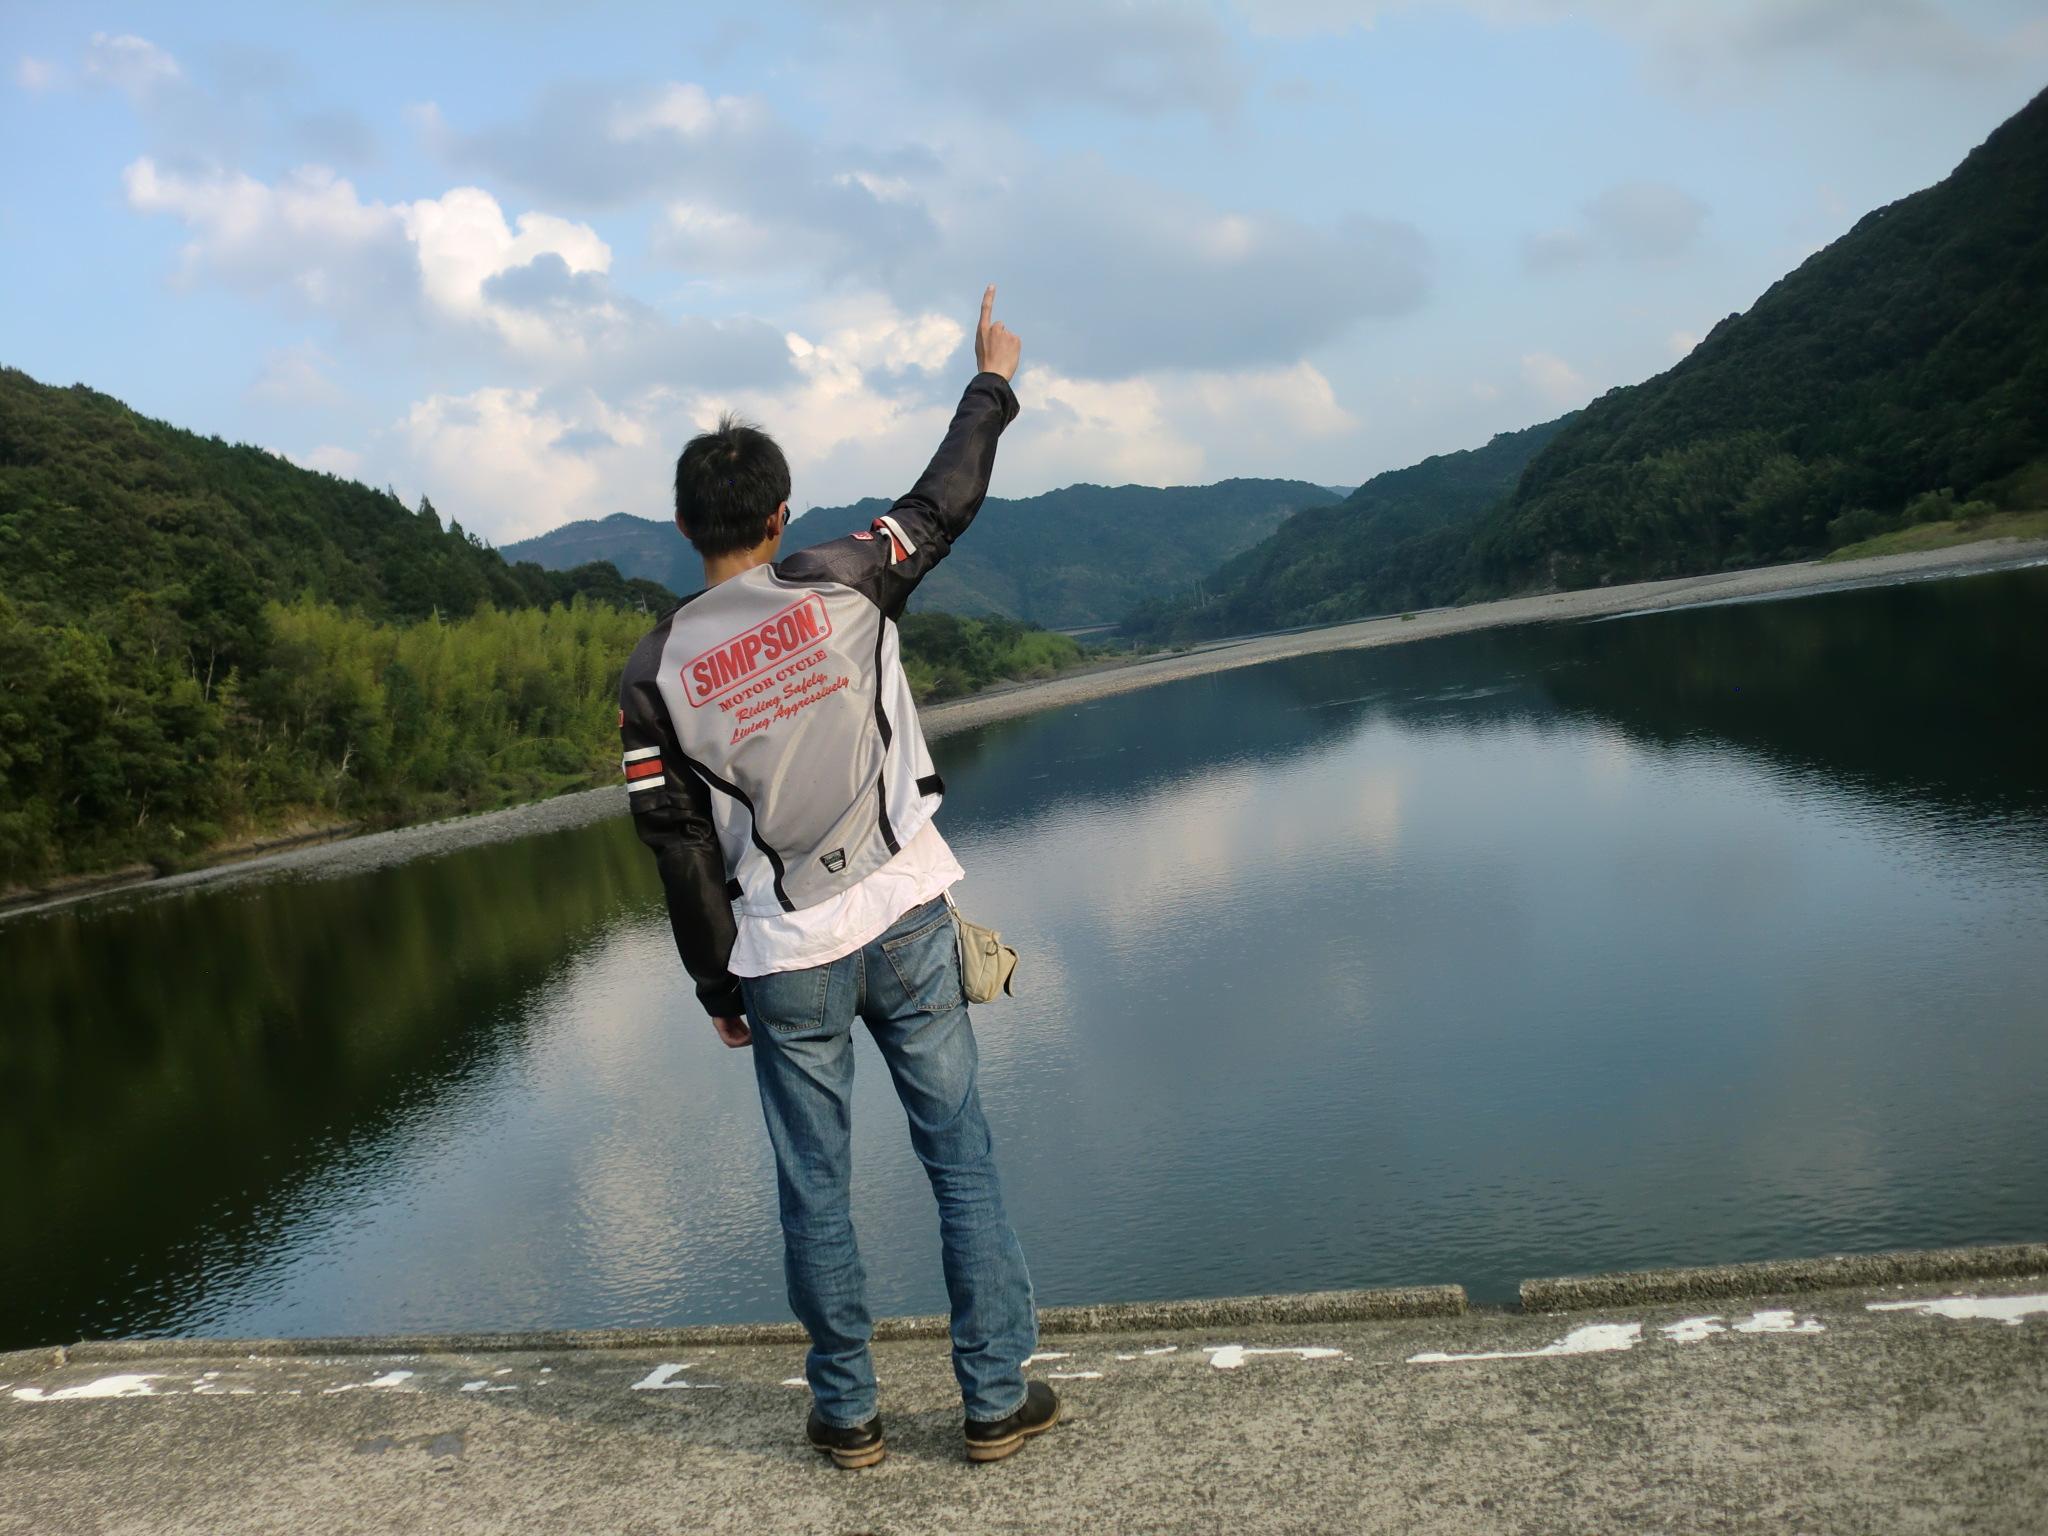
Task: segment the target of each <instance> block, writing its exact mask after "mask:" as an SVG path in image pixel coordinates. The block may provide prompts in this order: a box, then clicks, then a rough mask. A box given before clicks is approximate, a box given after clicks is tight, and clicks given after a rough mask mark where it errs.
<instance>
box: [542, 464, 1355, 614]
mask: <svg viewBox="0 0 2048 1536" xmlns="http://www.w3.org/2000/svg"><path fill="white" fill-rule="evenodd" d="M1335 499H1336V497H1335V494H1334V493H1333V492H1331V491H1328V490H1326V489H1324V488H1323V487H1322V486H1319V485H1310V484H1308V483H1307V482H1306V481H1301V480H1224V481H1221V482H1219V483H1218V484H1215V485H1192V486H1170V487H1167V488H1164V489H1159V488H1155V487H1152V486H1143V485H1124V486H1102V485H1070V486H1067V487H1065V488H1063V489H1061V490H1057V491H1048V492H1046V493H1045V494H1044V495H1042V496H1031V497H1025V498H1023V499H1020V500H1007V499H1005V498H1003V497H998V496H991V497H990V498H989V499H988V500H987V501H985V502H984V503H982V508H981V512H980V513H979V515H978V516H977V517H976V518H975V521H974V531H973V533H972V534H971V535H970V536H969V537H968V538H966V539H963V540H962V541H961V542H960V544H959V546H958V547H957V548H956V549H955V550H954V551H953V553H952V554H951V555H950V556H949V557H948V558H947V559H946V561H945V563H944V564H943V565H941V566H940V567H939V568H938V569H937V570H935V571H934V572H932V574H931V576H930V577H929V578H927V579H926V581H925V583H924V584H923V586H922V587H920V588H919V590H918V595H917V599H916V601H915V603H914V605H913V606H914V607H916V608H918V609H920V610H926V611H938V612H946V613H960V614H968V615H992V616H1000V617H1005V618H1014V619H1021V620H1023V621H1025V622H1027V623H1032V624H1042V625H1046V626H1049V627H1053V628H1062V627H1066V628H1079V627H1082V626H1086V625H1091V624H1109V623H1115V622H1116V621H1117V620H1119V619H1121V618H1122V617H1123V616H1124V614H1125V612H1126V611H1127V610H1128V609H1130V608H1131V607H1132V606H1133V605H1135V604H1136V603H1138V602H1140V601H1142V600H1144V599H1145V598H1148V597H1151V596H1153V595H1155V594H1156V593H1158V592H1159V591H1161V590H1162V589H1171V588H1178V587H1185V586H1187V585H1188V584H1189V583H1191V582H1193V581H1195V580H1197V579H1198V578H1200V577H1201V576H1203V575H1204V574H1206V573H1207V572H1208V571H1210V570H1212V569H1214V568H1215V566H1216V564H1217V563H1218V562H1219V561H1222V560H1225V559H1228V558H1229V557H1230V556H1232V555H1234V554H1236V553H1237V552H1238V551H1240V550H1243V549H1247V548H1249V547H1250V546H1251V545H1253V544H1255V543H1257V542H1258V541H1259V540H1260V539H1261V538H1263V537H1265V535H1266V534H1268V533H1269V532H1271V531H1272V530H1273V529H1275V528H1277V527H1278V526H1279V525H1280V524H1281V523H1282V522H1284V521H1285V520H1286V519H1287V518H1288V516H1289V515H1290V514H1291V513H1293V512H1294V511H1295V510H1296V509H1298V508H1302V507H1314V506H1322V505H1325V504H1327V503H1329V502H1332V501H1334V500H1335ZM888 507H889V504H888V502H886V501H883V500H881V499H879V498H873V497H871V498H869V499H867V500H864V501H858V502H855V503H854V504H853V505H852V506H846V507H814V508H812V509H811V510H810V511H808V512H806V513H804V514H803V516H801V517H799V518H796V519H795V520H793V521H792V522H791V523H790V526H789V532H788V534H787V535H785V537H784V540H783V547H784V548H785V549H803V548H805V547H807V546H809V545H812V544H820V543H823V542H824V541H825V540H827V539H834V538H838V537H839V536H840V535H842V534H846V533H851V532H853V531H854V530H856V529H860V528H865V527H867V526H868V524H869V523H871V522H872V521H874V519H875V518H876V517H877V516H879V515H880V514H881V513H883V512H885V511H887V510H888ZM505 554H506V555H507V556H508V557H510V558H513V559H517V560H526V561H532V562H534V563H536V564H539V565H542V566H546V567H548V568H550V569H558V568H560V567H561V566H563V565H567V564H572V563H579V562H584V561H589V560H609V561H611V562H612V563H613V564H614V565H615V566H617V568H618V569H619V570H620V571H621V572H623V573H624V574H626V575H627V576H637V577H643V578H645V579H647V580H650V581H657V582H660V583H661V584H662V585H663V586H666V587H668V588H670V589H671V590H673V591H676V592H691V591H695V590H696V589H697V588H698V587H700V586H702V585H703V580H704V573H703V566H702V564H701V563H700V562H699V561H698V559H697V557H696V555H695V553H694V552H692V551H691V549H690V547H689V545H688V543H687V542H686V541H685V540H684V539H683V538H682V536H681V535H680V534H678V533H677V532H676V529H675V526H674V525H673V524H672V523H668V522H656V521H653V520H652V519H649V518H642V517H634V516H631V515H630V514H628V513H624V512H615V513H613V514H612V515H611V516H610V517H606V518H601V519H595V520H586V521H583V522H575V523H568V524H565V525H564V526H563V527H560V528H557V529H554V530H553V531H552V532H549V533H544V534H541V535H540V536H539V537H537V538H532V539H525V540H522V541H520V542H519V543H516V544H508V545H506V546H505Z"/></svg>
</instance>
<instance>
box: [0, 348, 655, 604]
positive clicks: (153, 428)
mask: <svg viewBox="0 0 2048 1536" xmlns="http://www.w3.org/2000/svg"><path fill="white" fill-rule="evenodd" d="M144 592H149V593H164V594H173V595H172V596H171V597H170V599H169V602H170V606H171V607H172V609H173V610H174V611H175V612H176V614H177V615H178V616H179V618H180V620H181V622H189V623H193V624H197V625H199V626H201V627H204V626H205V625H206V624H208V623H209V622H211V620H210V618H209V615H214V616H216V617H217V615H218V613H219V612H220V611H221V610H223V609H227V608H232V607H234V606H235V605H237V604H240V603H244V602H249V601H254V602H261V601H262V600H263V599H265V598H279V599H284V600H289V599H291V598H295V597H297V596H299V595H300V594H301V593H307V592H309V593H311V594H312V595H314V596H315V597H318V598H322V599H325V600H327V601H329V602H333V603H338V604H341V605H343V606H346V607H353V608H359V609H361V610H363V611H364V612H365V613H367V614H369V615H371V616H372V617H375V618H401V619H406V618H423V617H425V616H426V615H427V614H429V613H434V612H439V613H442V614H450V615H457V614H466V613H470V612H472V611H474V610H475V609H476V608H477V607H478V605H480V604H483V603H490V604H493V605H494V606H496V607H499V608H523V607H531V606H533V605H535V604H545V603H550V602H561V601H567V600H568V599H569V598H570V597H572V596H574V595H575V594H576V593H578V592H587V593H589V594H591V595H592V596H595V597H599V598H601V599H604V600H607V601H611V602H615V603H625V604H634V603H641V602H644V603H646V604H648V605H652V604H654V603H655V602H657V601H659V600H660V598H661V596H662V594H658V593H655V592H653V591H652V590H651V589H637V588H635V587H634V586H633V585H632V584H630V583H627V582H623V581H621V580H620V578H619V577H618V576H617V574H616V573H615V572H613V571H609V570H605V569H603V568H602V567H599V568H596V569H584V570H557V571H548V570H543V569H541V568H540V567H539V566H536V565H524V566H518V565H512V564H509V563H508V562H507V561H505V560H504V559H503V558H502V557H501V556H500V555H499V554H498V553H497V552H496V551H495V550H492V549H490V548H489V547H488V546H486V545H484V544H483V543H481V542H480V541H479V540H477V539H476V538H475V537H473V536H472V535H470V534H467V533H465V532H463V530H462V527H461V525H460V524H451V525H450V526H449V527H447V528H445V529H444V528H443V527H442V526H441V520H440V518H439V517H437V516H436V515H435V513H434V510H433V506H432V504H431V503H430V502H425V501H423V502H422V503H421V505H420V507H419V509H418V510H417V511H415V510H413V509H411V508H408V507H406V506H405V505H404V503H402V502H400V501H399V500H398V498H397V497H395V496H393V495H391V494H390V493H389V492H385V491H373V490H371V489H370V488H369V487H368V486H366V485H359V484H357V483H356V482H354V481H351V480H342V479H338V478H337V477H335V476H333V475H328V474H322V473H319V472H318V471H314V470H308V469H302V468H300V467H299V466H298V465H296V464H293V463H292V462H291V461H290V460H288V459H283V458H280V457H278V456H277V455H276V454H273V453H267V452H265V451H264V450H262V449H260V448H252V447H249V446H248V445H246V444H240V443H226V442H223V441H222V440H221V439H219V438H217V437H201V436H200V435H199V434H197V433H195V432H186V431H182V430H180V429H179V428H177V427H172V426H168V425H166V424H165V423H163V422H160V421H152V420H150V419H149V418H148V417H145V416H142V415H139V414H138V413H136V412H135V411H132V410H130V409H129V408H128V407H127V406H125V405H123V404H122V403H121V402H120V401H118V400H115V399H113V398H112V397H111V396H108V395H103V394H100V393H98V392H97V391H95V390H90V389H87V388H85V387H84V386H82V385H75V386H73V387H71V388H69V389H58V388H53V387H51V386H50V385H47V384H40V383H38V382H37V381H36V380H34V379H32V378H30V377H29V376H28V375H27V374H25V373H23V372H21V371H20V370H19V369H15V368H0V595H4V596H6V597H9V598H12V599H13V600H14V601H16V602H17V603H24V604H36V605H42V606H44V607H46V608H48V609H50V610H51V611H53V612H56V613H59V614H62V615H64V616H68V617H76V618H83V617H87V616H89V615H91V614H93V613H94V612H95V611H97V610H99V609H101V608H104V607H106V606H107V605H110V604H116V603H119V602H121V601H123V600H124V599H126V598H129V597H131V596H133V595H134V594H138V593H144Z"/></svg>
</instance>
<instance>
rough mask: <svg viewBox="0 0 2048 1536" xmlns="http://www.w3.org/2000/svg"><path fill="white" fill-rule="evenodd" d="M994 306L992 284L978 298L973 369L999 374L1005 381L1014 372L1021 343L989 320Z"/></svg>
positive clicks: (999, 323) (998, 321) (1000, 322)
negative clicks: (979, 311) (978, 310)
mask: <svg viewBox="0 0 2048 1536" xmlns="http://www.w3.org/2000/svg"><path fill="white" fill-rule="evenodd" d="M995 307H996V285H995V284H994V283H990V284H989V285H988V292H986V293H984V294H983V295H982V296H981V323H980V324H979V325H977V326H976V327H975V328H974V366H975V367H976V368H977V369H979V370H980V371H981V372H983V373H999V374H1001V375H1002V376H1003V377H1004V378H1005V379H1009V378H1013V377H1015V376H1016V372H1017V359H1018V358H1019V357H1020V356H1022V355H1023V352H1024V343H1023V342H1021V341H1019V340H1018V339H1017V333H1016V332H1015V331H1013V330H1011V329H1010V328H1009V327H1008V326H1007V325H1005V324H1003V322H1002V321H1000V320H992V319H990V318H989V317H990V315H991V314H993V313H994V311H995Z"/></svg>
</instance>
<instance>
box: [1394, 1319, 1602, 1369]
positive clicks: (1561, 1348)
mask: <svg viewBox="0 0 2048 1536" xmlns="http://www.w3.org/2000/svg"><path fill="white" fill-rule="evenodd" d="M1642 1336H1643V1325H1642V1324H1641V1323H1588V1324H1587V1325H1586V1326H1585V1327H1583V1328H1574V1329H1573V1330H1572V1331H1571V1332H1570V1333H1568V1334H1566V1335H1565V1336H1564V1337H1563V1338H1561V1339H1559V1340H1557V1341H1556V1342H1555V1343H1551V1344H1546V1345H1544V1346H1543V1348H1541V1349H1494V1350H1487V1351H1486V1352H1484V1353H1483V1354H1476V1355H1447V1354H1444V1353H1443V1352H1442V1351H1441V1350H1434V1349H1432V1350H1426V1351H1424V1352H1423V1353H1422V1354H1419V1355H1410V1356H1409V1357H1408V1363H1409V1364H1410V1365H1442V1364H1445V1363H1447V1362H1449V1361H1453V1360H1540V1359H1542V1358H1544V1357H1545V1356H1548V1355H1599V1354H1606V1353H1607V1352H1609V1351H1610V1350H1618V1349H1634V1348H1635V1347H1636V1345H1637V1343H1638V1342H1640V1341H1641V1339H1642Z"/></svg>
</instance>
